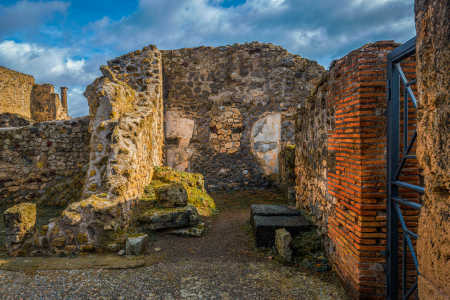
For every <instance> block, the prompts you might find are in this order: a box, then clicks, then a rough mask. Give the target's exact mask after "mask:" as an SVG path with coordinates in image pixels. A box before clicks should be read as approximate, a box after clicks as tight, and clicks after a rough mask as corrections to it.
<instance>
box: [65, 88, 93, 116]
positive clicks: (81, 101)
mask: <svg viewBox="0 0 450 300" xmlns="http://www.w3.org/2000/svg"><path fill="white" fill-rule="evenodd" d="M83 93H84V88H83V87H80V86H75V87H72V88H71V89H69V91H68V93H67V98H68V105H69V114H70V115H71V116H72V117H81V116H87V115H89V106H88V103H87V100H86V98H85V97H84V96H83Z"/></svg>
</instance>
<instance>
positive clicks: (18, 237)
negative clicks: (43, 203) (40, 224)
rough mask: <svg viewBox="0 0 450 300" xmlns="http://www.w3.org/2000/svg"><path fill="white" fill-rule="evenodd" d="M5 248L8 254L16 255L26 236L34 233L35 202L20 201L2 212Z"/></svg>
mask: <svg viewBox="0 0 450 300" xmlns="http://www.w3.org/2000/svg"><path fill="white" fill-rule="evenodd" d="M3 220H4V223H5V235H6V248H7V250H8V254H9V255H16V254H17V253H18V251H20V249H21V247H22V246H23V242H24V241H25V239H26V238H28V237H30V236H31V235H33V233H34V229H35V225H36V204H34V203H21V204H17V205H15V206H13V207H10V208H8V209H7V210H6V211H5V212H4V213H3Z"/></svg>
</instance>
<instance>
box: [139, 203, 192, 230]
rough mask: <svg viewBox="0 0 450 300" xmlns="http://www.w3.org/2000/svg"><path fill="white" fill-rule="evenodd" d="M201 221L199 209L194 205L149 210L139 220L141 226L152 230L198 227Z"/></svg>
mask: <svg viewBox="0 0 450 300" xmlns="http://www.w3.org/2000/svg"><path fill="white" fill-rule="evenodd" d="M199 220H200V219H199V216H198V212H197V209H196V208H195V207H194V206H192V205H187V206H185V207H179V208H166V209H158V208H156V209H153V210H147V211H145V212H144V213H143V214H141V215H140V216H139V217H138V218H137V222H138V224H139V225H140V226H142V227H143V228H145V229H150V230H159V229H168V228H181V227H189V226H193V225H197V224H198V223H199Z"/></svg>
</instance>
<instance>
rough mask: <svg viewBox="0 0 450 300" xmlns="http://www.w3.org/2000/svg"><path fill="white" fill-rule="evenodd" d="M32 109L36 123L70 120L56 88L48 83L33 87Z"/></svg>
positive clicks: (32, 115) (32, 116)
mask: <svg viewBox="0 0 450 300" xmlns="http://www.w3.org/2000/svg"><path fill="white" fill-rule="evenodd" d="M66 102H67V99H66ZM30 109H31V118H32V119H33V120H34V121H36V122H44V121H51V120H67V119H70V118H69V116H68V115H67V107H64V106H63V103H62V101H61V99H60V98H59V95H58V94H57V93H55V87H54V86H53V85H51V84H48V83H46V84H35V85H34V86H33V89H32V90H31V104H30Z"/></svg>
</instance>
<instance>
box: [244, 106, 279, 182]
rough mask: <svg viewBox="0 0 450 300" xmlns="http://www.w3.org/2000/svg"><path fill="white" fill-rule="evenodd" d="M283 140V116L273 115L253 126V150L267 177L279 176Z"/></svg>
mask: <svg viewBox="0 0 450 300" xmlns="http://www.w3.org/2000/svg"><path fill="white" fill-rule="evenodd" d="M280 140H281V114H280V113H272V114H270V115H267V116H265V117H264V118H262V119H259V120H258V121H256V122H255V124H253V127H252V131H251V146H252V147H251V149H252V153H253V155H255V157H256V159H257V161H258V162H259V164H260V166H261V168H262V169H263V172H264V174H265V175H273V174H278V172H279V170H278V154H279V152H280Z"/></svg>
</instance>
